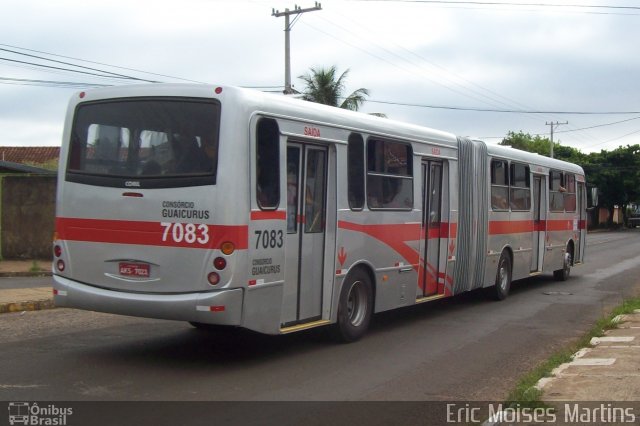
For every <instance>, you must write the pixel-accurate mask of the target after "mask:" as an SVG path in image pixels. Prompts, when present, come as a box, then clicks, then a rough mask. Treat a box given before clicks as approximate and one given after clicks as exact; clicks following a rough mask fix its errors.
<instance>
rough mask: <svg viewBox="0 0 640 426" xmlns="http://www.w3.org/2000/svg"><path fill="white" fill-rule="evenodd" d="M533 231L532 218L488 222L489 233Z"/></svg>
mask: <svg viewBox="0 0 640 426" xmlns="http://www.w3.org/2000/svg"><path fill="white" fill-rule="evenodd" d="M524 232H533V221H532V220H494V221H491V222H489V235H498V234H520V233H524Z"/></svg>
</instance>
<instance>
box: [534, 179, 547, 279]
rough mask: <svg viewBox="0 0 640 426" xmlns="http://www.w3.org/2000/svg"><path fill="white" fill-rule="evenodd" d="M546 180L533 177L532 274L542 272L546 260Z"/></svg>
mask: <svg viewBox="0 0 640 426" xmlns="http://www.w3.org/2000/svg"><path fill="white" fill-rule="evenodd" d="M545 180H546V178H545V177H544V176H537V175H534V176H533V232H532V233H531V238H532V239H533V241H532V245H531V251H532V253H531V272H539V271H542V261H543V260H544V259H543V257H544V239H545V234H546V228H547V227H546V220H545V212H546V210H547V209H546V206H545V200H546V197H544V196H543V195H544V192H543V190H544V188H546V185H545Z"/></svg>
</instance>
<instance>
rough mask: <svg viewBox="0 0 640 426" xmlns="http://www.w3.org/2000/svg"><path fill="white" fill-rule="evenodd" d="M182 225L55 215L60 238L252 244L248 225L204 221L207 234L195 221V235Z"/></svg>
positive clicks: (170, 244)
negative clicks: (169, 227) (173, 228)
mask: <svg viewBox="0 0 640 426" xmlns="http://www.w3.org/2000/svg"><path fill="white" fill-rule="evenodd" d="M175 225H176V224H175V223H172V224H171V226H175ZM180 225H181V231H177V232H175V233H174V232H173V230H172V229H169V230H168V231H167V227H166V226H163V225H161V223H160V222H143V221H131V220H108V219H78V218H67V217H58V218H56V232H57V233H58V238H60V239H61V240H67V241H85V242H92V243H111V244H135V245H148V246H162V247H182V248H201V249H216V248H219V247H220V244H221V243H223V242H226V241H229V242H232V243H233V244H234V245H235V247H236V249H238V250H246V249H247V248H248V247H249V227H248V226H247V225H207V224H205V226H206V233H205V230H204V229H202V228H199V227H200V226H201V224H196V225H195V229H194V235H190V236H187V235H186V234H187V231H186V225H188V224H180ZM176 240H178V241H176ZM188 241H192V242H188Z"/></svg>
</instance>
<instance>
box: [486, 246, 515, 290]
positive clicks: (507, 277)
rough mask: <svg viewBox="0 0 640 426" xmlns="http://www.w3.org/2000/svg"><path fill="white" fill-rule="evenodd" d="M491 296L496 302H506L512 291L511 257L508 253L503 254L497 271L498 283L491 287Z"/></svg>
mask: <svg viewBox="0 0 640 426" xmlns="http://www.w3.org/2000/svg"><path fill="white" fill-rule="evenodd" d="M490 289H491V290H490V291H491V296H492V297H493V298H494V299H496V300H504V299H506V298H507V296H508V295H509V290H510V289H511V257H510V256H509V254H508V253H507V252H502V254H501V255H500V260H499V261H498V270H497V271H496V283H495V285H493V287H490Z"/></svg>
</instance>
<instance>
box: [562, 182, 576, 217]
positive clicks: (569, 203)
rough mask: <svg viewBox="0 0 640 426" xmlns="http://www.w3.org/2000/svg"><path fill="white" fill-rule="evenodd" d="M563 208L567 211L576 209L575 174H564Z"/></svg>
mask: <svg viewBox="0 0 640 426" xmlns="http://www.w3.org/2000/svg"><path fill="white" fill-rule="evenodd" d="M564 178H565V188H566V190H567V192H565V194H564V209H565V211H568V212H575V211H576V177H575V175H570V174H566V175H565V177H564Z"/></svg>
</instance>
